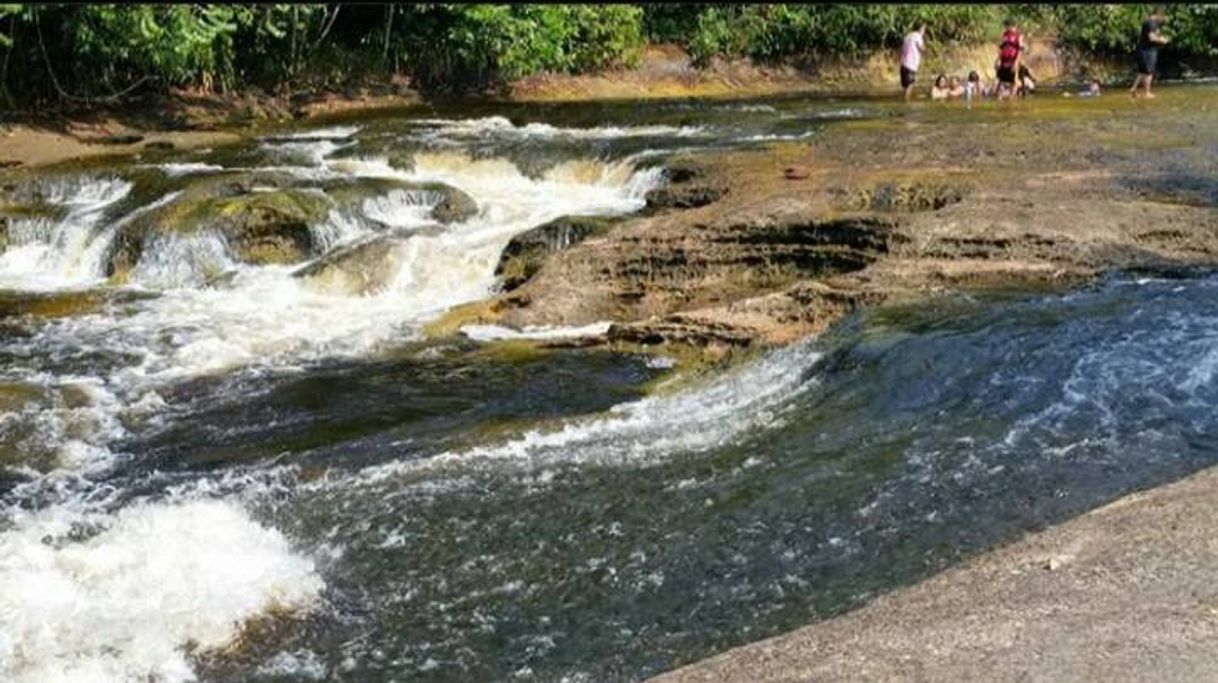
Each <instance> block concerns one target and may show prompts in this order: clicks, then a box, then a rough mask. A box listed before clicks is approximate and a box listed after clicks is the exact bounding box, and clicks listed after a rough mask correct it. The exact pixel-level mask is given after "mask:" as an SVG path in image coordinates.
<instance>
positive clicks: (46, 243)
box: [0, 177, 132, 289]
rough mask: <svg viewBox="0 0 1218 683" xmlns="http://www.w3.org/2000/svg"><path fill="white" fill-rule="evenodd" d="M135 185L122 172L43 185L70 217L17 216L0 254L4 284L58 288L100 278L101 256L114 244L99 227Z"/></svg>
mask: <svg viewBox="0 0 1218 683" xmlns="http://www.w3.org/2000/svg"><path fill="white" fill-rule="evenodd" d="M131 187H132V186H131V183H129V182H127V181H125V180H122V179H121V178H116V177H103V178H93V177H80V178H72V179H69V180H57V181H51V182H47V183H45V184H44V185H42V186H41V187H40V188H38V190H37V191H38V194H39V196H40V198H41V199H42V200H43V201H45V202H46V203H48V204H50V205H52V206H55V207H59V208H60V209H62V210H63V211H64V216H63V218H62V219H60V220H51V219H46V218H37V219H25V220H17V221H14V223H13V225H12V226H11V227H10V228H9V245H8V248H7V249H6V250H5V251H4V252H3V253H0V286H2V287H8V288H13V289H57V288H68V287H78V286H80V285H82V284H88V283H91V282H95V281H97V280H98V279H99V278H100V277H101V274H100V273H99V268H98V265H99V264H98V260H99V259H98V257H99V255H100V253H101V250H102V249H104V247H105V246H107V245H108V243H109V239H108V237H106V236H105V234H104V233H105V231H104V230H103V231H102V233H103V235H99V233H98V230H99V228H98V226H99V224H100V223H101V221H102V218H103V216H104V211H105V209H106V207H108V206H110V205H111V204H114V203H115V202H117V201H119V200H120V199H122V198H123V197H125V196H126V195H127V193H128V192H130V191H131ZM99 239H100V240H101V241H100V242H99Z"/></svg>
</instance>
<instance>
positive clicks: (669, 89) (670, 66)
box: [509, 39, 1132, 102]
mask: <svg viewBox="0 0 1218 683" xmlns="http://www.w3.org/2000/svg"><path fill="white" fill-rule="evenodd" d="M897 56H898V55H897V53H896V51H894V50H885V51H880V52H876V53H873V54H871V55H868V56H866V57H860V58H856V59H845V58H823V59H817V58H808V59H805V60H802V61H801V62H798V63H789V64H773V65H764V64H758V63H754V62H752V61H750V60H737V61H731V62H725V61H722V60H715V61H714V63H712V64H710V65H708V66H707V67H705V68H696V67H695V66H694V64H693V61H692V59H691V58H690V56H689V53H687V52H686V51H685V50H683V49H682V48H680V47H679V46H676V45H653V46H650V47H648V48H647V49H646V50H644V52H643V55H642V57H641V60H640V63H639V66H638V67H637V68H633V69H621V70H617V71H608V72H604V73H598V74H588V75H582V76H567V75H553V74H539V75H536V76H530V77H528V78H525V79H522V80H521V81H519V82H517V83H516V84H515V85H513V87H512V89H511V92H510V95H509V98H510V99H511V100H513V101H518V102H534V101H546V102H556V101H585V100H604V99H653V98H674V97H750V96H761V95H774V94H782V93H800V92H808V93H876V92H897V91H899V89H900V82H899V77H898V68H897V67H898V64H897ZM995 57H996V49H995V47H994V46H993V45H990V44H988V43H987V44H985V45H975V46H960V45H938V44H935V43H934V42H933V41H932V42H931V43H930V45H928V50H927V55H926V58H925V61H924V62H923V66H922V69H921V72H922V74H923V76H922V80H923V85H924V86H926V88H929V87H930V81H931V80H932V78H933V76H932V74H936V73H947V74H957V75H959V76H960V77H961V78H963V77H965V76H966V75H967V74H968V72H969V71H972V70H976V71H977V72H978V73H982V74H990V78H992V77H993V73H992V72H993V70H994V58H995ZM1025 61H1026V63H1027V64H1028V68H1029V69H1031V71H1032V73H1033V74H1035V75H1036V77H1037V78H1038V79H1039V80H1040V81H1041V82H1043V83H1046V84H1047V83H1054V82H1057V81H1062V80H1065V81H1070V80H1081V79H1083V78H1091V77H1094V78H1099V79H1101V80H1103V81H1105V82H1108V81H1119V80H1122V79H1128V78H1129V77H1130V75H1131V73H1132V71H1131V67H1130V65H1128V64H1125V63H1124V62H1120V61H1112V60H1104V59H1101V58H1098V57H1095V56H1090V55H1080V54H1078V53H1075V52H1073V51H1068V50H1064V49H1062V48H1060V47H1059V46H1058V45H1057V44H1056V42H1055V41H1053V40H1038V39H1032V40H1031V42H1030V45H1029V51H1028V54H1027V57H1026V60H1025Z"/></svg>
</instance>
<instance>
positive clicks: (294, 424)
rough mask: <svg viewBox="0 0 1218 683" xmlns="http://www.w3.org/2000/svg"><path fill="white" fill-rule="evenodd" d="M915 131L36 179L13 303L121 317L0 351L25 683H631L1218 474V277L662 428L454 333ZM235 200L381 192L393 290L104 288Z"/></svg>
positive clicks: (577, 381)
mask: <svg viewBox="0 0 1218 683" xmlns="http://www.w3.org/2000/svg"><path fill="white" fill-rule="evenodd" d="M897 111H898V110H897V109H896V107H895V106H894V105H893V104H891V103H884V102H882V101H869V100H861V101H853V102H845V103H843V102H834V101H825V100H793V99H792V100H769V101H758V102H751V103H719V104H714V103H701V104H683V103H670V104H647V105H638V104H632V105H612V106H610V105H585V106H579V107H567V108H556V107H544V106H529V107H525V106H521V107H506V106H505V107H498V108H493V107H488V108H485V110H484V111H483V110H478V111H475V110H468V109H462V110H455V109H453V108H451V107H450V108H445V107H439V108H436V109H432V110H417V111H412V112H408V113H405V114H403V113H400V112H399V113H395V114H384V115H380V116H375V117H365V118H360V119H356V120H352V121H351V122H343V123H341V125H333V126H328V127H325V128H319V129H313V130H297V131H293V132H290V133H288V134H284V133H277V134H276V135H274V136H267V137H265V138H264V139H262V140H259V141H255V142H251V143H248V144H242V145H238V146H234V147H228V148H217V149H214V150H201V151H178V152H173V151H169V152H152V151H150V152H147V153H145V154H144V155H143V156H142V158H139V159H130V160H124V161H106V162H104V163H93V164H89V165H87V166H82V167H80V168H75V169H68V170H56V171H54V172H47V173H46V174H44V175H42V176H40V177H38V178H36V179H35V180H34V181H31V182H32V183H33V185H32V186H31V187H33V189H32V190H30V191H31V192H34V193H35V194H37V196H38V197H39V199H40V201H41V202H43V203H44V204H46V205H49V207H50V209H51V210H48V212H47V215H42V216H36V217H30V218H28V219H22V220H19V221H15V222H14V223H13V224H12V225H11V226H10V228H9V235H8V245H7V249H6V250H5V251H4V252H3V253H0V289H2V290H3V291H2V292H0V294H2V298H3V300H4V301H6V302H11V301H17V302H29V301H63V302H68V303H67V304H64V305H68V306H70V305H75V304H73V303H72V302H76V301H78V300H79V299H81V298H82V297H83V296H84V294H82V293H91V294H94V295H99V296H101V297H102V298H103V299H104V303H103V304H102V305H101V306H100V308H99V307H90V306H85V307H84V308H82V309H81V310H78V311H72V312H71V313H72V314H70V315H50V316H48V315H22V316H16V315H9V316H7V317H4V318H0V328H2V329H3V335H2V336H0V411H2V412H0V678H2V679H4V680H11V681H16V682H21V683H24V682H32V681H82V680H89V681H127V680H158V681H187V680H195V679H200V680H206V681H302V680H338V681H399V680H421V681H422V680H508V679H511V680H517V679H518V680H546V681H557V680H566V681H603V680H637V679H639V678H642V677H645V676H647V675H649V674H654V673H658V672H660V671H664V670H667V669H670V668H672V667H674V666H676V665H679V664H682V663H686V662H689V661H693V660H695V659H698V658H700V657H704V656H707V655H710V654H713V653H716V652H719V651H722V650H724V649H726V648H727V647H730V646H733V645H737V644H741V643H744V642H747V641H751V640H755V639H758V638H761V637H765V636H768V635H773V634H776V633H778V632H781V631H783V630H787V629H790V628H793V627H795V626H798V625H802V624H805V623H808V622H810V621H814V620H817V619H821V618H825V617H827V616H829V615H832V614H836V613H839V612H841V611H843V610H846V609H849V608H851V607H855V606H858V605H860V604H862V603H863V602H865V601H866V600H867V599H869V598H870V597H873V596H875V595H877V594H878V593H881V592H883V591H886V590H890V589H892V588H894V587H897V586H900V585H904V584H908V583H909V582H911V581H914V580H916V579H918V578H920V577H924V576H927V575H929V574H931V573H933V572H935V571H937V570H939V569H941V568H943V567H945V566H947V565H949V564H951V563H954V562H957V561H959V560H960V559H961V558H963V557H967V556H969V555H971V554H974V553H976V552H979V551H981V550H984V549H985V548H988V547H992V546H993V545H994V544H997V543H1001V542H1003V541H1007V540H1010V539H1012V538H1015V537H1017V536H1018V535H1019V534H1022V533H1024V532H1027V531H1030V530H1034V529H1038V528H1042V527H1044V526H1046V525H1048V524H1051V523H1054V522H1058V521H1062V520H1065V519H1068V518H1069V517H1071V516H1074V515H1076V514H1078V513H1080V512H1082V511H1084V510H1087V509H1090V508H1093V507H1095V506H1097V505H1100V504H1102V503H1104V502H1106V501H1109V500H1112V499H1114V498H1116V497H1118V496H1120V495H1122V494H1125V493H1128V492H1130V491H1134V490H1137V489H1140V488H1144V487H1148V486H1152V485H1154V484H1156V483H1161V482H1164V481H1168V480H1171V479H1175V478H1178V477H1180V476H1183V475H1185V474H1187V473H1189V472H1192V471H1195V470H1197V469H1200V468H1202V467H1205V466H1208V465H1211V464H1214V463H1215V462H1218V438H1215V437H1216V432H1218V417H1216V414H1215V411H1214V406H1215V405H1218V381H1216V379H1215V375H1216V373H1218V279H1215V278H1213V277H1195V278H1188V279H1171V280H1168V279H1155V278H1137V277H1134V276H1124V275H1114V276H1112V277H1110V278H1107V279H1104V280H1103V281H1101V282H1099V283H1097V284H1095V285H1092V286H1088V287H1085V288H1082V289H1079V290H1076V291H1074V292H1071V293H1069V294H1052V295H1045V294H1027V293H1022V294H1021V293H1014V292H1008V293H994V294H989V295H984V296H982V295H963V294H960V295H954V296H950V297H942V298H938V299H935V300H933V301H931V302H929V303H924V304H918V305H901V306H894V305H890V306H886V307H883V308H880V309H875V310H872V311H869V312H866V313H861V314H856V315H854V316H852V317H850V318H848V319H847V320H845V321H844V322H843V323H842V324H840V325H838V326H836V327H835V328H834V329H833V330H832V331H830V332H829V333H827V334H825V335H823V336H821V337H818V338H813V339H808V340H805V341H803V342H800V343H797V344H795V345H793V346H790V347H787V348H783V349H779V350H776V351H770V352H766V353H763V354H761V355H759V356H758V357H756V358H754V359H752V360H750V361H748V362H746V363H743V364H741V365H738V366H736V367H734V368H732V369H731V370H728V371H726V372H724V373H722V374H720V375H718V376H714V377H709V378H705V379H702V380H699V381H696V382H693V383H690V384H688V385H682V386H680V388H678V389H676V390H671V391H658V392H652V391H650V389H651V388H653V387H655V386H656V384H657V383H662V382H663V381H664V379H665V378H666V377H669V376H670V375H671V374H672V373H673V369H672V368H671V363H667V362H663V360H662V359H661V360H660V361H657V359H655V358H651V357H647V356H642V355H636V354H631V353H618V352H610V351H607V350H597V349H589V350H580V349H566V350H553V351H546V352H527V351H526V352H522V351H519V350H516V351H511V350H507V351H505V350H503V349H501V348H500V347H497V346H495V345H494V344H490V345H487V343H486V342H484V341H481V340H480V339H479V338H478V335H476V334H474V335H472V337H473V338H471V337H470V336H465V337H460V338H456V339H453V338H447V339H443V340H434V339H429V338H428V337H427V336H426V335H424V334H423V329H424V326H425V325H426V324H427V323H428V322H430V321H433V320H435V319H437V318H438V317H439V316H440V315H442V314H443V313H444V312H445V311H447V310H449V309H451V308H452V307H454V306H457V305H459V304H463V303H468V302H473V301H477V300H479V299H482V298H485V297H486V296H488V295H489V294H491V293H492V292H493V291H494V289H495V287H496V284H497V279H496V276H495V274H494V269H495V265H496V262H497V261H498V257H499V254H500V252H501V251H502V250H503V248H504V246H505V245H506V244H507V243H508V240H510V239H511V238H512V237H513V236H514V235H516V234H519V233H521V232H523V231H525V230H527V229H529V228H532V227H535V226H538V225H540V224H543V223H545V222H547V221H549V220H552V219H555V218H558V217H561V216H567V215H586V216H607V217H613V216H625V215H629V214H632V213H634V212H637V211H639V210H641V209H642V208H643V206H644V196H645V194H646V192H647V191H648V190H650V189H653V188H656V187H659V186H660V185H661V184H662V183H663V182H664V178H663V173H662V167H661V164H662V162H663V160H664V159H665V158H666V156H668V155H670V154H672V153H673V152H676V151H689V150H698V149H719V148H730V147H741V146H749V145H758V144H763V143H765V142H767V141H772V140H783V139H801V138H805V137H809V136H814V135H821V134H831V131H832V126H833V123H834V122H835V121H837V120H843V119H857V118H883V117H888V116H892V115H895V112H897ZM954 115H955V114H954ZM237 174H243V175H244V177H253V178H255V179H257V178H259V177H263V176H265V177H267V178H270V176H271V175H272V174H274V175H276V176H287V177H290V178H292V179H294V181H295V182H300V183H303V184H306V185H307V184H310V183H311V184H314V185H316V186H317V188H330V187H333V186H335V184H338V185H342V186H344V187H345V186H348V185H349V186H359V187H373V188H374V191H367V192H365V194H363V195H360V199H359V200H358V201H354V202H351V203H348V204H345V205H342V206H338V205H335V206H333V207H331V208H329V209H328V210H327V211H326V212H325V213H324V218H323V219H321V220H318V221H316V222H315V223H313V224H311V225H309V226H308V227H309V230H310V231H311V233H310V235H311V240H312V244H314V245H315V246H316V248H315V253H313V254H311V255H310V258H312V259H322V258H324V257H325V255H326V254H327V253H333V252H335V250H340V249H343V248H344V247H347V246H350V245H352V244H358V243H362V242H364V241H367V240H369V239H370V238H373V237H376V236H377V235H378V234H381V233H386V232H393V233H394V234H395V235H397V236H398V237H399V238H400V239H399V242H398V243H397V244H398V246H397V247H395V249H394V250H392V252H391V256H390V259H391V261H390V262H391V263H392V268H391V269H390V272H389V273H388V275H386V276H385V277H383V278H382V281H379V282H377V283H376V284H377V288H376V289H375V291H373V292H371V293H359V294H353V293H350V292H347V291H339V290H336V289H334V288H329V287H327V286H326V285H325V283H322V284H321V285H318V284H316V283H311V282H310V281H308V280H306V279H302V278H300V277H297V276H296V275H295V271H296V270H297V269H298V268H299V266H298V265H291V266H289V265H281V264H274V263H268V264H264V265H249V264H247V263H243V262H241V261H240V260H238V259H237V258H236V257H235V255H234V251H233V246H232V245H231V244H229V243H228V242H227V241H226V239H225V238H224V237H223V236H222V235H219V234H217V233H215V232H212V231H209V230H206V229H204V230H199V231H195V232H184V233H180V234H179V233H168V234H164V235H159V236H155V237H153V238H150V239H149V240H148V241H147V242H146V243H145V244H144V247H143V252H142V254H141V255H140V258H139V262H138V264H137V265H135V267H134V268H132V269H131V271H130V272H129V273H128V274H127V276H126V277H125V279H124V280H122V281H120V280H116V279H114V278H110V277H108V276H107V268H108V265H107V263H108V259H109V258H111V257H112V255H113V253H114V252H113V249H114V245H115V240H116V239H119V236H120V235H122V234H123V231H124V229H126V228H127V226H130V225H132V224H134V223H135V222H137V221H139V220H140V218H141V216H144V215H147V214H148V213H149V212H154V211H157V210H159V209H161V208H163V207H166V206H170V205H172V204H173V203H174V202H175V201H178V200H179V199H180V197H182V196H184V194H183V193H189V192H190V191H191V188H192V187H195V186H197V184H199V183H204V182H210V181H214V180H215V179H216V178H217V177H224V176H226V175H233V176H235V175H237ZM260 174H262V175H260ZM375 180H391V181H400V182H402V183H404V184H411V183H413V184H416V185H417V184H425V183H431V184H441V185H444V186H448V187H452V188H456V189H458V190H460V191H462V192H464V193H465V194H467V195H468V196H469V197H470V198H472V199H473V200H474V202H475V203H476V211H475V212H474V213H472V214H471V215H468V216H464V217H462V218H460V219H459V220H455V221H452V222H448V223H443V222H440V221H437V220H436V218H435V216H434V215H433V211H434V210H435V207H436V206H437V204H436V202H437V201H438V199H437V196H436V195H434V193H431V194H429V193H428V192H427V191H422V190H409V189H407V190H390V191H381V190H378V189H375V188H377V187H379V186H373V185H368V183H370V182H371V181H375ZM268 182H269V181H268ZM255 189H256V190H257V189H258V188H255ZM270 191H273V190H270ZM546 333H548V334H555V335H561V334H565V333H571V334H575V333H578V331H564V330H549V331H546Z"/></svg>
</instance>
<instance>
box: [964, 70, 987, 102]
mask: <svg viewBox="0 0 1218 683" xmlns="http://www.w3.org/2000/svg"><path fill="white" fill-rule="evenodd" d="M989 94H990V91H989V89H987V88H986V87H985V81H982V80H981V74H979V73H977V72H976V71H970V72H968V80H966V81H965V82H964V99H966V100H970V101H971V100H979V99H981V98H982V97H987V96H988V95H989Z"/></svg>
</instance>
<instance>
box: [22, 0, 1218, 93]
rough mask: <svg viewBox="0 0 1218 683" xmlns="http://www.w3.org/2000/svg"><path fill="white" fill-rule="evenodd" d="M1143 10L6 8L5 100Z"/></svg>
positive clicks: (614, 60) (1188, 24)
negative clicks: (662, 45) (1007, 17)
mask: <svg viewBox="0 0 1218 683" xmlns="http://www.w3.org/2000/svg"><path fill="white" fill-rule="evenodd" d="M1149 10H1150V5H1145V4H1143V5H1045V4H1039V5H1038V4H1011V5H987V4H981V5H955V4H938V5H930V4H902V5H893V4H889V5H879V4H794V3H789V4H764V5H763V4H706V3H696V4H650V5H628V4H616V5H591V4H566V5H542V4H531V5H529V4H468V5H467V4H443V3H426V4H395V5H365V4H344V3H338V4H288V3H281V4H244V5H242V4H226V5H220V4H214V5H212V4H164V5H121V6H120V5H115V4H79V5H73V4H0V98H2V99H3V101H4V102H5V103H6V104H8V105H10V106H11V105H13V104H14V103H16V102H18V101H20V102H23V103H37V102H45V101H48V100H53V99H60V100H81V99H83V100H91V99H96V98H99V97H106V96H107V95H111V94H115V93H126V92H128V91H130V90H133V89H135V88H137V87H139V86H141V85H142V84H148V85H146V86H144V87H161V88H164V87H168V86H180V87H192V88H201V89H203V90H205V91H206V90H211V89H216V88H218V89H221V90H224V89H228V88H234V87H250V86H253V85H261V86H267V87H284V88H291V87H293V86H301V85H306V84H307V85H308V86H309V87H325V86H331V87H332V86H334V85H336V84H343V83H349V82H351V81H352V80H356V79H358V77H359V76H360V74H377V73H379V74H381V75H382V76H383V75H385V74H386V73H387V72H395V71H398V70H400V69H405V70H406V72H407V73H409V74H410V76H411V77H412V80H413V82H414V84H415V85H416V86H418V87H420V88H421V89H423V90H425V91H445V90H448V91H469V90H485V89H486V88H495V87H502V86H504V85H507V84H509V83H511V82H512V81H513V80H516V79H518V78H521V77H523V76H526V75H529V74H535V73H539V72H555V73H580V72H588V71H597V70H601V69H606V68H613V67H617V66H630V65H633V64H635V63H637V60H638V57H639V54H640V52H641V48H642V46H643V44H644V42H645V41H652V42H677V43H680V44H683V45H685V46H686V47H687V49H688V50H689V52H690V54H691V55H692V56H693V58H694V60H695V62H696V63H697V64H700V65H705V64H707V63H708V62H709V61H710V60H712V59H714V58H729V59H730V58H741V57H750V58H753V59H756V60H763V61H781V60H787V59H801V58H805V57H812V56H818V55H820V56H824V55H862V54H866V53H868V52H872V51H875V50H886V49H892V48H894V47H896V46H897V45H899V44H900V41H901V38H902V36H903V35H904V34H905V33H906V32H908V31H909V30H910V29H911V28H913V27H914V26H915V25H916V24H918V23H920V22H925V23H926V25H927V29H928V38H929V40H930V45H931V46H932V49H933V46H935V45H942V44H946V43H980V42H991V41H996V40H997V36H998V34H999V31H1000V25H1001V20H1002V18H1003V16H1004V15H1007V14H1010V15H1011V16H1015V17H1017V18H1018V19H1019V20H1020V22H1021V23H1022V24H1023V25H1024V27H1025V29H1026V30H1028V31H1030V32H1032V33H1034V34H1035V35H1040V36H1057V37H1058V38H1059V40H1060V41H1061V42H1062V43H1063V44H1066V45H1070V46H1074V47H1077V48H1079V49H1083V50H1088V51H1095V52H1106V53H1114V54H1127V53H1128V52H1129V51H1130V50H1131V49H1132V47H1133V45H1134V43H1135V41H1136V40H1137V35H1138V29H1139V27H1140V25H1141V23H1142V21H1144V20H1145V18H1146V15H1147V13H1148V11H1149ZM1168 16H1169V21H1168V23H1167V25H1166V26H1165V31H1166V32H1167V33H1168V35H1170V36H1171V37H1172V38H1173V41H1172V43H1171V48H1170V50H1169V53H1171V54H1173V55H1175V56H1177V57H1179V56H1194V55H1204V56H1215V55H1218V5H1212V4H1211V5H1197V4H1189V5H1183V4H1177V5H1172V6H1170V7H1169V9H1168Z"/></svg>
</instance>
